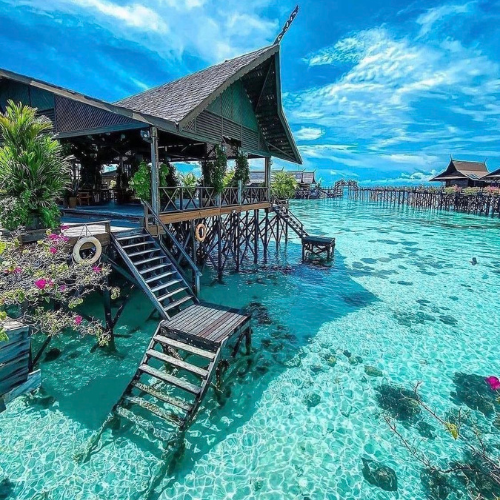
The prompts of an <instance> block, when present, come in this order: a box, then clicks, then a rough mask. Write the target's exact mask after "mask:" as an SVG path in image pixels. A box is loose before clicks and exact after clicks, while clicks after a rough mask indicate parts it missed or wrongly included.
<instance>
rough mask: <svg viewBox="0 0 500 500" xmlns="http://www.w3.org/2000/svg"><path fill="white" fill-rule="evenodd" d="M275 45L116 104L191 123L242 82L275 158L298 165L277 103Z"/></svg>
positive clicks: (182, 124)
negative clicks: (224, 93)
mask: <svg viewBox="0 0 500 500" xmlns="http://www.w3.org/2000/svg"><path fill="white" fill-rule="evenodd" d="M279 50H280V46H279V44H275V45H271V46H269V47H264V48H262V49H259V50H256V51H254V52H250V53H248V54H244V55H242V56H239V57H236V58H234V59H230V60H227V61H225V62H223V63H220V64H217V65H215V66H211V67H209V68H206V69H204V70H201V71H198V72H196V73H193V74H191V75H187V76H185V77H183V78H180V79H178V80H175V81H173V82H170V83H166V84H164V85H160V86H158V87H155V88H152V89H149V90H146V91H144V92H141V93H139V94H136V95H133V96H130V97H126V98H125V99H122V100H120V101H118V102H116V103H115V104H116V105H118V106H121V107H125V108H128V109H131V110H134V111H137V112H140V113H144V114H147V115H152V116H155V117H157V118H160V119H163V120H167V121H169V122H173V123H175V124H176V125H177V127H179V128H181V129H182V128H188V127H189V124H190V123H191V122H192V121H193V120H194V119H195V118H196V117H197V116H198V115H200V113H201V112H202V111H203V110H205V109H206V108H207V107H208V106H209V105H210V104H211V103H212V102H213V101H215V99H217V97H219V96H220V95H221V94H222V93H223V92H224V91H225V90H226V89H227V88H228V87H229V86H230V85H232V84H233V83H235V82H236V81H238V80H240V81H241V82H242V84H243V86H244V89H245V92H246V94H247V95H248V98H249V99H250V102H251V104H252V107H253V110H254V112H255V115H256V118H257V121H258V123H259V126H260V129H261V131H262V135H263V136H264V139H265V141H266V143H267V146H268V147H269V149H270V151H271V152H272V154H273V156H277V157H279V158H283V159H285V160H288V161H292V162H295V163H302V159H301V157H300V153H299V151H298V149H297V146H296V144H295V141H294V139H293V136H292V133H291V131H290V127H289V126H288V123H287V120H286V118H285V115H284V112H283V108H282V104H281V82H280V68H279Z"/></svg>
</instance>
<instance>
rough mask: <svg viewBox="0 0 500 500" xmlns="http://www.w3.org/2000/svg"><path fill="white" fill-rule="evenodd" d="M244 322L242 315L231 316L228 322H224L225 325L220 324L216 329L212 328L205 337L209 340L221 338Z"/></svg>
mask: <svg viewBox="0 0 500 500" xmlns="http://www.w3.org/2000/svg"><path fill="white" fill-rule="evenodd" d="M244 322H245V318H244V317H241V316H240V315H236V316H234V317H233V318H231V319H230V320H229V321H228V322H226V324H225V325H221V326H220V327H219V328H218V329H217V330H214V331H213V332H211V333H210V334H209V335H207V336H206V337H207V338H208V339H209V340H214V339H216V338H221V337H230V336H231V335H232V334H233V333H234V332H235V330H236V329H237V328H238V326H239V325H241V324H243V323H244Z"/></svg>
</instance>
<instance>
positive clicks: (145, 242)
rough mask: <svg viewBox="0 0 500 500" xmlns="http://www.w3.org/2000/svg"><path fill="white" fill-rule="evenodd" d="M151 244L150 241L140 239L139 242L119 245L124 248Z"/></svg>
mask: <svg viewBox="0 0 500 500" xmlns="http://www.w3.org/2000/svg"><path fill="white" fill-rule="evenodd" d="M151 244H153V242H152V241H149V240H144V241H141V242H140V243H133V244H132V245H121V247H122V248H123V249H124V250H126V249H127V248H135V247H142V246H143V245H151Z"/></svg>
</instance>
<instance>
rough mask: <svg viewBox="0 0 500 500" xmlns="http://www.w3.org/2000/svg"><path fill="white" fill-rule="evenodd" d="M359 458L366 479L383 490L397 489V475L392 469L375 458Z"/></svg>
mask: <svg viewBox="0 0 500 500" xmlns="http://www.w3.org/2000/svg"><path fill="white" fill-rule="evenodd" d="M361 460H362V461H363V470H362V473H363V477H364V478H365V480H366V481H368V482H369V483H370V484H372V485H373V486H377V487H378V488H381V489H383V490H384V491H397V490H398V477H397V475H396V472H395V471H394V469H391V468H390V467H388V466H387V465H383V464H381V463H379V462H376V461H375V460H368V459H365V458H362V459H361Z"/></svg>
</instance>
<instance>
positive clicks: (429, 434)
mask: <svg viewBox="0 0 500 500" xmlns="http://www.w3.org/2000/svg"><path fill="white" fill-rule="evenodd" d="M416 427H417V430H418V433H419V434H420V435H421V436H422V437H424V438H427V439H436V435H435V434H434V432H435V430H436V428H435V427H434V426H432V425H431V424H428V423H427V422H424V421H423V420H421V421H420V422H419V423H418V424H417V425H416Z"/></svg>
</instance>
